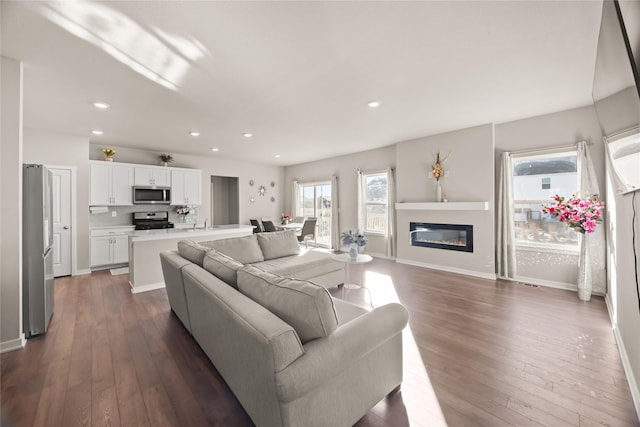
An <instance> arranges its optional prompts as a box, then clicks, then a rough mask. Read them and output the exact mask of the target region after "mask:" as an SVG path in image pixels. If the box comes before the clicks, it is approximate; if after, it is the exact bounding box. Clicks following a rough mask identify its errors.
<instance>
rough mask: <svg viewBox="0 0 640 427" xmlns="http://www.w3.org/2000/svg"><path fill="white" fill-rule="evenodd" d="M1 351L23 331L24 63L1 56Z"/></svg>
mask: <svg viewBox="0 0 640 427" xmlns="http://www.w3.org/2000/svg"><path fill="white" fill-rule="evenodd" d="M0 63H1V64H0V67H1V71H0V75H1V76H2V78H1V80H0V89H1V90H0V94H1V95H0V98H1V104H0V105H1V106H2V109H1V111H2V114H0V118H1V119H0V120H1V126H0V127H1V128H2V133H1V138H2V144H0V177H1V180H0V200H1V201H2V202H1V203H2V204H1V206H2V209H0V352H2V351H8V350H13V349H16V348H20V347H22V346H23V345H24V334H23V332H22V64H21V63H20V62H18V61H16V60H14V59H11V58H7V57H4V56H0Z"/></svg>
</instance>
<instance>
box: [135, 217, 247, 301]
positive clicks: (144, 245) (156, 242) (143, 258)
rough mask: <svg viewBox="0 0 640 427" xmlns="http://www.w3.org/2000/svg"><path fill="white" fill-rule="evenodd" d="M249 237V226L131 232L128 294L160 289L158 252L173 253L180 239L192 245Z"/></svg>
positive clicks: (162, 285) (160, 273)
mask: <svg viewBox="0 0 640 427" xmlns="http://www.w3.org/2000/svg"><path fill="white" fill-rule="evenodd" d="M251 234H253V227H252V226H251V225H243V224H229V225H216V226H213V227H212V228H208V229H206V230H203V229H202V228H199V229H195V230H194V229H193V228H190V229H176V228H170V229H164V230H145V231H134V232H133V233H131V234H130V235H129V284H130V285H131V292H132V293H134V294H136V293H139V292H145V291H152V290H154V289H160V288H164V276H163V275H162V266H161V265H160V252H162V251H169V250H176V249H177V248H178V242H179V241H180V240H183V239H188V240H193V241H195V242H206V241H208V240H219V239H228V238H230V237H241V236H249V235H251Z"/></svg>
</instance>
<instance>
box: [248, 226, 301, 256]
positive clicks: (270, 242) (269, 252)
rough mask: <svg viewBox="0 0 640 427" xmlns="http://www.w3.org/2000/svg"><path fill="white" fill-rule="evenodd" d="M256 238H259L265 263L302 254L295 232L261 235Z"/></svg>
mask: <svg viewBox="0 0 640 427" xmlns="http://www.w3.org/2000/svg"><path fill="white" fill-rule="evenodd" d="M256 236H258V243H259V244H260V249H262V255H263V256H264V259H265V261H266V260H270V259H274V258H282V257H285V256H289V255H298V254H299V253H300V245H299V244H298V238H297V237H296V232H295V230H285V231H276V232H273V233H259V234H257V235H256Z"/></svg>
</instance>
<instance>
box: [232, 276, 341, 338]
mask: <svg viewBox="0 0 640 427" xmlns="http://www.w3.org/2000/svg"><path fill="white" fill-rule="evenodd" d="M238 289H239V290H240V292H242V293H243V294H245V295H246V296H248V297H249V298H251V299H252V300H254V301H255V302H257V303H258V304H260V305H262V306H263V307H265V308H266V309H268V310H269V311H271V312H272V313H273V314H275V315H276V316H278V317H279V318H281V319H282V320H284V321H285V322H287V323H288V324H289V325H290V326H291V327H292V328H293V329H294V330H295V331H296V333H297V334H298V336H299V337H300V341H302V343H303V344H304V343H306V342H309V341H311V340H313V339H316V338H321V337H326V336H328V335H330V334H331V333H332V332H333V331H335V330H336V328H337V327H338V316H337V315H336V310H335V307H334V305H333V298H331V295H330V294H329V291H328V290H327V289H326V288H324V287H322V286H319V285H316V284H315V283H312V282H308V281H306V280H298V279H290V278H286V277H281V276H278V275H275V274H271V273H268V272H266V271H264V270H261V269H259V268H257V267H254V266H251V265H245V266H244V267H243V268H241V269H240V270H238Z"/></svg>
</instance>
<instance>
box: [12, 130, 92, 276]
mask: <svg viewBox="0 0 640 427" xmlns="http://www.w3.org/2000/svg"><path fill="white" fill-rule="evenodd" d="M23 157H24V162H25V163H41V164H45V165H48V166H74V167H75V168H76V188H75V191H76V241H75V244H76V254H77V260H76V271H73V272H72V274H81V273H86V272H88V271H89V264H90V262H91V260H90V258H89V248H90V246H89V161H88V159H89V137H88V136H86V135H72V134H65V133H55V132H43V131H38V130H34V129H25V130H24V156H23Z"/></svg>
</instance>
